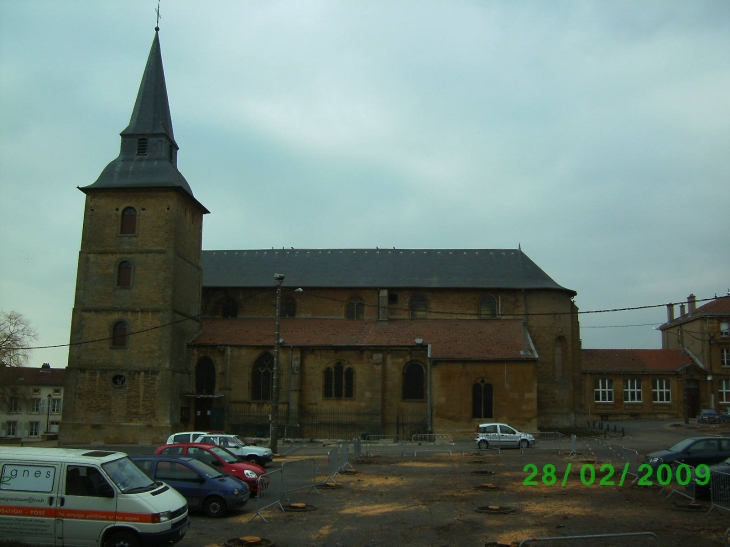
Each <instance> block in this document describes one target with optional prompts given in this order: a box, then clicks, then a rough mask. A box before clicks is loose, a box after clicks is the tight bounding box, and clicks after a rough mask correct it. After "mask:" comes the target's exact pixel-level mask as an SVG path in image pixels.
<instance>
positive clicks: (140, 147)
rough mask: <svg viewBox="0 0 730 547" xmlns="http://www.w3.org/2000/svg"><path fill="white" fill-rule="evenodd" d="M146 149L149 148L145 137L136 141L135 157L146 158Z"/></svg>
mask: <svg viewBox="0 0 730 547" xmlns="http://www.w3.org/2000/svg"><path fill="white" fill-rule="evenodd" d="M148 147H149V139H147V138H146V137H142V138H139V139H137V155H138V156H146V155H147V148H148Z"/></svg>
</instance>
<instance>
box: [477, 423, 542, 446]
mask: <svg viewBox="0 0 730 547" xmlns="http://www.w3.org/2000/svg"><path fill="white" fill-rule="evenodd" d="M476 443H477V447H478V448H480V449H482V450H484V449H485V448H490V447H492V448H505V447H512V448H528V447H532V446H535V437H533V436H532V435H530V434H529V433H522V432H521V431H518V430H517V429H515V428H514V427H512V426H509V425H507V424H479V425H478V426H477V432H476Z"/></svg>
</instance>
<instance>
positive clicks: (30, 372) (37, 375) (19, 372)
mask: <svg viewBox="0 0 730 547" xmlns="http://www.w3.org/2000/svg"><path fill="white" fill-rule="evenodd" d="M0 375H2V376H1V377H2V380H3V383H6V382H7V385H14V386H62V385H63V384H64V381H65V378H66V369H65V368H42V367H4V368H3V369H2V370H0Z"/></svg>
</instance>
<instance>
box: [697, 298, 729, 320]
mask: <svg viewBox="0 0 730 547" xmlns="http://www.w3.org/2000/svg"><path fill="white" fill-rule="evenodd" d="M704 313H709V314H712V315H730V296H721V297H719V298H715V299H714V300H711V301H709V302H708V303H707V304H705V305H704V306H700V307H699V308H697V309H696V310H695V312H694V313H693V314H692V315H697V314H704Z"/></svg>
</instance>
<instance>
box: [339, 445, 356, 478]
mask: <svg viewBox="0 0 730 547" xmlns="http://www.w3.org/2000/svg"><path fill="white" fill-rule="evenodd" d="M348 467H349V468H350V469H354V467H352V465H350V447H349V446H348V444H347V443H342V444H341V445H340V468H339V470H338V471H344V470H345V469H347V468H348Z"/></svg>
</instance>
